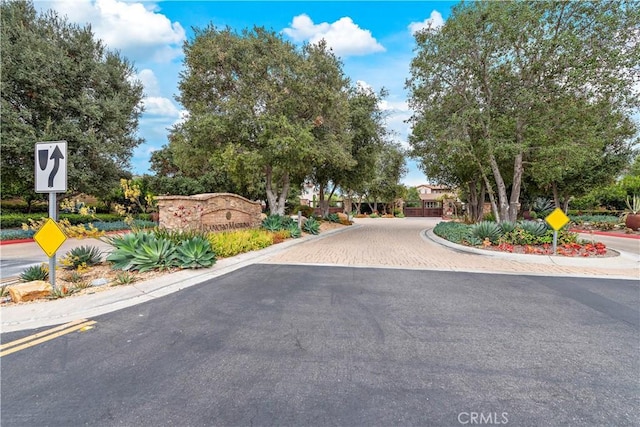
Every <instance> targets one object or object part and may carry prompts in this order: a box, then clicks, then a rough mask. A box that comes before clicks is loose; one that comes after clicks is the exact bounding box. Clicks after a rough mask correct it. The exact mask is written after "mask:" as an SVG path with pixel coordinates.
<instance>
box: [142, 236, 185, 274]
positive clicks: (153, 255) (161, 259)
mask: <svg viewBox="0 0 640 427" xmlns="http://www.w3.org/2000/svg"><path fill="white" fill-rule="evenodd" d="M131 264H132V269H133V270H139V271H140V272H141V273H144V272H145V271H149V270H155V269H159V270H164V269H167V268H171V267H177V266H178V258H177V253H176V245H175V244H174V243H173V242H171V241H169V240H165V239H157V238H155V237H153V236H152V237H150V238H149V239H148V240H147V241H146V242H145V243H143V244H142V245H141V246H140V247H139V248H138V250H137V251H136V253H134V255H133V260H132V261H131Z"/></svg>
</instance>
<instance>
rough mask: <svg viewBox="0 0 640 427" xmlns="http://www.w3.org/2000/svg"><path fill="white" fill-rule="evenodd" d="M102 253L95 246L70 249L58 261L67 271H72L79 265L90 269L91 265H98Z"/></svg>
mask: <svg viewBox="0 0 640 427" xmlns="http://www.w3.org/2000/svg"><path fill="white" fill-rule="evenodd" d="M101 258H102V253H101V252H100V249H98V248H97V247H95V246H78V247H77V248H73V249H71V250H70V251H69V252H67V253H66V255H65V256H64V257H63V258H62V259H61V260H60V262H61V263H62V265H64V266H65V268H67V269H74V268H77V267H78V266H80V265H85V266H87V267H90V266H92V265H97V264H100V262H101Z"/></svg>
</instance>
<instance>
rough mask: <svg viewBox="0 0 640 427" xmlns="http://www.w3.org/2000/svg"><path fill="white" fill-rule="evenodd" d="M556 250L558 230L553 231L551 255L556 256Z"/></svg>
mask: <svg viewBox="0 0 640 427" xmlns="http://www.w3.org/2000/svg"><path fill="white" fill-rule="evenodd" d="M557 248H558V230H553V253H552V255H555V254H556V249H557Z"/></svg>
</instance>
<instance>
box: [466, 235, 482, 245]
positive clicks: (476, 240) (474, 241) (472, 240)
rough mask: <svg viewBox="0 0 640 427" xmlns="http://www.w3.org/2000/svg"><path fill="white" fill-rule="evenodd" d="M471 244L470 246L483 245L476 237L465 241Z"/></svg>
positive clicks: (468, 237) (469, 237) (470, 237)
mask: <svg viewBox="0 0 640 427" xmlns="http://www.w3.org/2000/svg"><path fill="white" fill-rule="evenodd" d="M464 241H465V242H467V243H468V244H469V246H480V245H481V244H482V239H481V238H479V237H476V236H467V238H466V239H465V240H464Z"/></svg>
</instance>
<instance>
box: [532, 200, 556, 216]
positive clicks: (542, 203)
mask: <svg viewBox="0 0 640 427" xmlns="http://www.w3.org/2000/svg"><path fill="white" fill-rule="evenodd" d="M531 207H532V208H533V210H534V211H535V212H537V213H543V212H548V211H552V210H553V208H554V204H553V202H552V201H551V200H549V199H547V198H544V197H537V198H536V199H535V200H534V201H533V204H532V206H531Z"/></svg>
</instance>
